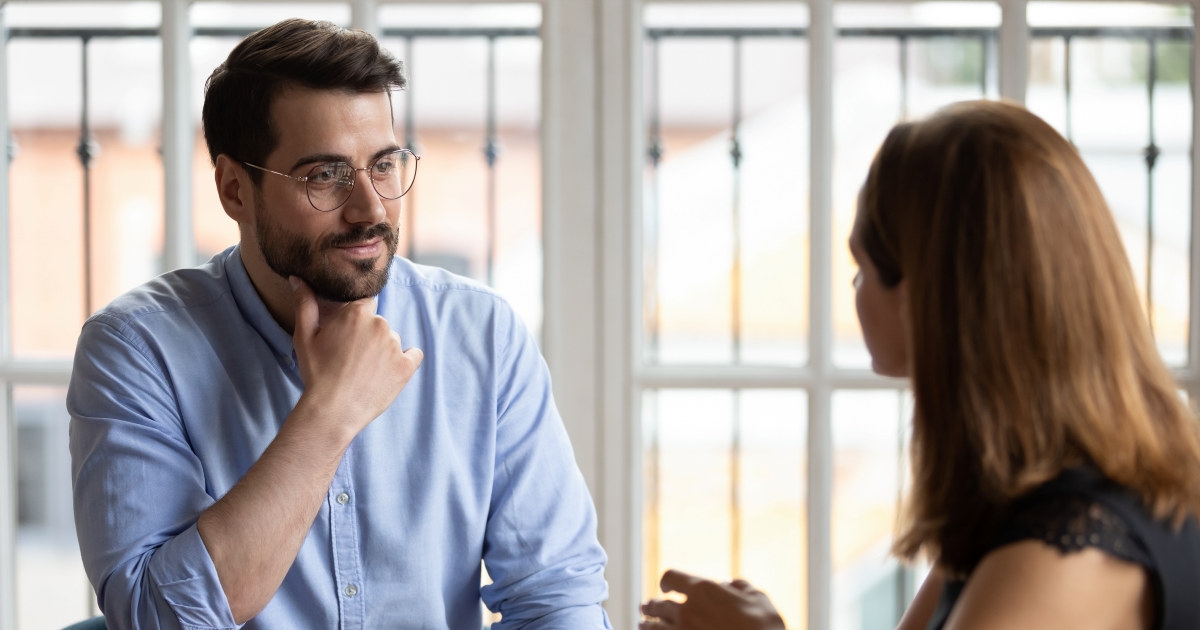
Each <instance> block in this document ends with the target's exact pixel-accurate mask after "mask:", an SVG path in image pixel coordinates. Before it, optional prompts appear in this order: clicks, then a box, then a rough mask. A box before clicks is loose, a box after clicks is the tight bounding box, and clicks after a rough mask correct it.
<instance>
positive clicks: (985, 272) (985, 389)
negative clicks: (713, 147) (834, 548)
mask: <svg viewBox="0 0 1200 630" xmlns="http://www.w3.org/2000/svg"><path fill="white" fill-rule="evenodd" d="M860 199H861V203H862V207H861V208H859V217H858V222H859V224H858V227H857V229H858V230H859V234H860V235H861V239H862V243H863V248H864V250H865V251H866V253H867V255H868V256H869V257H870V259H871V261H872V263H873V264H874V265H875V266H876V267H878V269H879V271H880V275H881V277H882V278H883V279H884V281H885V283H890V284H893V285H896V284H899V283H900V282H903V283H904V290H905V292H906V295H907V306H906V308H907V313H906V314H905V316H906V321H907V335H908V339H907V341H908V344H909V346H908V348H909V352H908V356H909V361H910V365H909V375H910V377H911V382H912V387H913V392H914V398H915V409H914V417H913V438H912V466H913V488H912V492H911V495H910V497H909V502H908V506H907V510H906V513H905V516H904V517H903V519H902V521H901V523H900V531H899V533H898V536H897V539H896V542H895V545H894V551H895V552H896V554H897V555H899V556H901V557H903V558H906V559H913V558H914V557H915V556H917V555H918V554H920V553H922V552H924V553H925V554H926V555H927V556H928V557H930V558H931V559H933V560H934V561H936V562H938V563H940V564H941V565H942V566H943V567H945V568H946V569H947V570H949V571H952V572H955V573H966V572H969V571H970V570H971V569H972V568H973V567H974V565H975V564H976V563H977V562H978V561H979V559H980V556H981V554H982V553H983V551H984V545H986V544H987V542H988V539H989V537H990V535H991V534H992V533H993V529H992V528H993V527H995V524H996V522H997V519H998V518H999V517H1001V516H1002V515H1003V512H1004V510H1005V509H1006V508H1007V507H1008V506H1009V505H1010V504H1011V502H1012V501H1013V500H1014V499H1016V498H1018V497H1020V496H1021V495H1023V494H1025V493H1027V492H1028V491H1030V490H1031V489H1033V488H1034V487H1036V486H1038V485H1039V484H1042V483H1044V482H1046V481H1048V480H1050V479H1052V478H1054V477H1055V476H1056V475H1057V474H1058V473H1059V472H1061V471H1062V470H1063V469H1065V468H1068V467H1072V466H1076V465H1079V464H1083V463H1090V464H1091V465H1093V466H1095V468H1097V469H1098V470H1099V471H1100V472H1101V473H1102V474H1104V475H1105V476H1106V477H1108V478H1109V479H1112V480H1114V481H1116V482H1117V483H1120V484H1122V485H1124V486H1126V487H1128V488H1130V489H1132V490H1133V491H1134V492H1136V493H1137V494H1138V495H1139V496H1141V497H1142V499H1143V500H1144V501H1145V503H1146V505H1147V507H1148V509H1150V510H1151V511H1152V512H1153V513H1154V514H1155V515H1156V516H1158V517H1161V518H1173V519H1175V520H1176V522H1179V521H1180V520H1181V519H1183V518H1185V517H1187V516H1188V515H1200V437H1198V434H1197V423H1196V419H1195V417H1194V415H1193V414H1192V412H1191V410H1190V409H1189V408H1188V406H1187V405H1186V404H1185V403H1184V402H1183V400H1182V399H1181V395H1180V393H1179V389H1178V386H1177V385H1176V383H1175V381H1174V379H1173V378H1172V376H1171V374H1170V372H1169V371H1168V370H1167V368H1166V367H1165V366H1164V364H1163V362H1162V360H1161V358H1160V357H1159V354H1158V351H1157V349H1156V347H1155V343H1154V339H1153V337H1152V335H1151V332H1150V328H1149V325H1148V324H1147V321H1146V318H1145V315H1144V313H1143V311H1142V306H1141V300H1140V299H1139V297H1138V293H1137V290H1136V289H1135V286H1134V281H1133V275H1132V272H1131V270H1130V267H1129V261H1128V258H1127V257H1126V254H1125V250H1124V248H1123V246H1122V243H1121V239H1120V236H1119V234H1118V232H1117V228H1116V225H1115V223H1114V221H1113V218H1112V215H1111V213H1110V211H1109V209H1108V205H1107V204H1106V203H1105V201H1104V198H1103V196H1102V195H1101V193H1100V189H1099V187H1098V186H1097V185H1096V182H1095V180H1094V179H1093V177H1092V175H1091V173H1090V172H1089V171H1088V169H1087V167H1086V166H1085V165H1084V163H1083V160H1082V159H1081V158H1080V156H1079V154H1078V152H1077V151H1076V150H1075V148H1074V147H1072V146H1071V144H1070V143H1068V142H1067V141H1066V140H1065V139H1064V138H1063V137H1062V136H1061V135H1059V134H1058V133H1057V132H1056V131H1055V130H1054V129H1053V128H1052V127H1050V126H1049V125H1048V124H1046V123H1045V122H1044V121H1042V120H1041V119H1039V118H1037V117H1036V116H1034V115H1033V114H1031V113H1029V112H1028V111H1026V110H1025V109H1023V108H1021V107H1020V106H1017V105H1014V104H1010V103H1004V102H997V101H975V102H969V103H960V104H956V105H952V106H950V107H948V108H945V109H943V110H941V111H939V112H938V113H936V114H935V115H933V116H932V117H930V118H928V119H925V120H923V121H919V122H915V123H904V124H901V125H899V126H897V127H896V128H895V129H893V131H892V132H891V133H890V134H889V135H888V137H887V139H886V140H885V141H884V143H883V146H882V147H881V149H880V151H879V153H878V154H877V156H876V158H875V161H874V163H873V164H872V166H871V170H870V173H869V175H868V177H867V181H866V184H865V186H864V188H863V194H862V196H861V198H860ZM1193 316H1195V314H1193Z"/></svg>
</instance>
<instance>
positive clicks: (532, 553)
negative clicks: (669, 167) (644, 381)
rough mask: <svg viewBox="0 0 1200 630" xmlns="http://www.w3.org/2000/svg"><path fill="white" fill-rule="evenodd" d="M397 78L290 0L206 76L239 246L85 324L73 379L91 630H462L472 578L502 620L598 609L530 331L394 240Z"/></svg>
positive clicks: (588, 516)
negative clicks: (279, 18) (101, 624)
mask: <svg viewBox="0 0 1200 630" xmlns="http://www.w3.org/2000/svg"><path fill="white" fill-rule="evenodd" d="M404 84H405V80H404V77H403V75H402V70H401V67H400V64H399V63H398V62H397V61H396V60H395V59H394V58H393V57H392V56H391V55H390V54H388V53H387V52H386V51H383V50H381V49H380V48H379V45H378V43H377V42H376V41H375V40H374V38H372V37H370V36H369V35H367V34H365V33H361V32H352V31H347V30H345V29H341V28H339V27H336V26H334V25H332V24H328V23H320V22H309V21H303V20H289V21H285V22H281V23H279V24H276V25H274V26H272V27H269V28H266V29H264V30H262V31H259V32H257V33H254V34H252V35H251V36H249V37H248V38H247V39H246V40H244V41H243V42H242V43H241V44H239V45H238V46H237V47H236V48H235V49H234V50H233V52H232V53H230V56H229V58H228V59H227V60H226V61H225V63H224V64H222V65H221V66H220V67H218V68H217V69H216V70H215V71H214V72H213V74H212V76H211V77H210V78H209V80H208V84H207V87H206V94H205V103H204V112H203V121H204V131H205V136H206V140H207V142H208V146H209V152H210V154H211V157H212V159H213V164H214V166H215V179H216V185H217V192H218V194H219V197H220V200H221V204H222V205H223V207H224V209H225V212H226V213H227V214H228V215H229V216H230V217H231V218H232V219H233V220H235V221H237V223H238V227H239V230H240V243H239V245H237V246H235V247H232V248H230V249H229V250H227V251H225V252H223V253H221V254H218V255H217V256H215V257H214V258H213V259H212V260H211V261H209V262H208V263H207V264H205V265H203V266H201V267H198V268H195V269H188V270H180V271H175V272H171V273H168V274H166V275H164V276H161V277H159V278H157V279H155V280H152V281H151V282H149V283H147V284H145V285H143V286H141V287H139V288H137V289H134V290H133V291H131V292H130V293H128V294H126V295H124V296H121V297H119V298H117V299H116V300H115V301H114V302H113V303H112V304H111V305H109V306H108V307H107V308H105V309H104V310H102V311H100V312H99V313H97V314H96V315H95V316H93V317H92V318H91V319H89V320H88V322H87V323H86V324H85V325H84V328H83V331H82V333H81V335H80V339H79V344H78V348H77V350H76V357H75V366H74V371H73V373H72V376H71V385H70V390H69V392H68V396H67V406H68V409H69V411H70V414H71V454H72V462H73V469H74V484H75V519H76V525H77V530H78V534H79V541H80V548H81V551H82V554H83V560H84V565H85V567H86V569H87V572H88V577H89V579H90V580H91V582H92V584H93V586H94V587H95V589H96V593H97V596H98V598H99V601H100V607H101V609H102V611H103V612H104V615H105V617H106V620H107V623H108V626H109V628H189V629H190V628H233V627H236V626H240V625H242V624H245V627H248V628H288V629H292V628H322V629H324V628H371V629H375V628H451V629H454V630H459V629H467V628H470V629H471V630H478V629H479V628H480V626H481V610H480V606H479V601H480V597H481V596H482V599H483V601H484V602H485V603H486V604H487V606H488V607H489V608H490V609H491V610H493V611H496V612H499V613H501V615H502V620H501V621H500V622H499V623H497V624H496V625H494V626H493V628H495V629H497V630H499V629H501V628H504V629H507V628H555V629H562V630H586V629H592V628H596V629H599V628H608V627H609V623H608V620H607V617H606V616H605V613H604V611H603V610H602V608H601V607H600V602H602V601H603V600H604V599H605V598H606V596H607V586H606V584H605V581H604V578H603V570H604V565H605V556H604V552H603V550H602V549H601V548H600V546H599V544H598V542H597V540H596V534H595V528H596V518H595V512H594V508H593V505H592V502H591V498H590V497H589V495H588V493H587V489H586V487H585V485H584V482H583V479H582V476H581V475H580V473H579V471H578V468H577V467H576V465H575V462H574V459H573V456H572V451H571V448H570V444H569V443H568V440H567V436H566V433H565V431H564V429H563V426H562V421H561V419H560V418H559V417H558V414H557V411H556V410H555V407H554V404H553V400H552V397H551V389H550V378H549V375H548V373H547V370H546V367H545V364H544V362H543V361H542V359H541V356H540V354H538V351H537V348H536V346H535V345H534V342H533V340H532V339H531V338H530V336H529V335H528V333H527V332H526V330H525V329H524V328H523V326H522V325H521V324H520V322H519V321H518V320H517V318H516V317H515V315H514V314H513V312H512V311H511V309H510V308H509V307H508V305H507V304H506V303H505V302H504V301H503V300H502V299H500V298H499V297H498V296H496V295H495V294H494V293H492V292H491V291H489V290H488V289H487V288H485V287H482V286H479V285H478V284H474V283H472V282H470V281H468V280H465V279H462V278H459V277H456V276H453V275H451V274H449V273H447V272H444V271H441V270H438V269H434V268H429V267H423V266H419V265H415V264H413V263H411V262H410V261H407V260H405V259H403V258H400V257H395V256H394V254H395V251H396V245H397V242H398V228H397V226H398V221H399V214H400V197H401V196H402V195H403V194H404V193H405V192H407V190H408V187H409V186H410V185H411V184H412V181H413V176H414V172H415V168H416V157H415V156H413V155H412V154H411V153H409V152H407V151H405V150H403V149H401V148H400V147H399V145H398V144H397V142H396V138H395V135H394V133H393V129H392V111H391V100H390V99H391V91H393V90H395V89H400V88H403V87H404ZM405 347H407V349H404V348H405ZM481 560H482V561H483V562H484V563H486V566H487V570H488V573H489V575H490V577H491V579H492V580H493V582H492V583H491V584H490V585H488V586H485V587H483V588H482V589H481V588H480V581H481V580H480V575H481V567H480V563H481Z"/></svg>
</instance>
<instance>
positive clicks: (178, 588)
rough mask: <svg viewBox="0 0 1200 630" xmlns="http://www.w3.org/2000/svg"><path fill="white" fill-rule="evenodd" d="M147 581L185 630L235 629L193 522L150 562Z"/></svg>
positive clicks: (210, 558) (155, 554) (210, 559)
mask: <svg viewBox="0 0 1200 630" xmlns="http://www.w3.org/2000/svg"><path fill="white" fill-rule="evenodd" d="M149 574H150V579H151V581H152V582H153V584H154V586H155V587H156V588H157V589H158V592H159V594H160V595H161V596H162V598H163V600H164V601H166V603H167V605H168V606H170V607H171V610H173V611H174V612H175V616H176V617H177V618H178V619H179V624H180V625H181V626H183V627H184V628H186V629H188V630H215V629H221V630H225V629H231V628H238V627H239V626H238V624H236V623H235V622H234V620H233V611H232V610H230V609H229V600H227V599H226V598H225V591H224V590H223V589H222V588H221V580H220V579H219V578H218V577H217V567H216V566H215V565H214V564H213V562H212V557H211V556H210V555H209V554H208V548H207V547H205V546H204V541H203V540H202V539H201V538H200V531H199V530H198V529H197V528H196V525H195V524H194V523H193V524H192V526H191V527H188V528H187V529H185V530H183V531H182V532H180V534H179V535H178V536H175V537H174V538H172V539H171V540H169V541H167V542H166V543H165V544H164V545H163V546H162V547H161V548H160V549H159V550H158V551H157V552H155V553H154V556H153V557H152V558H151V559H150V567H149Z"/></svg>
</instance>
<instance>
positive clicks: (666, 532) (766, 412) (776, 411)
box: [642, 390, 808, 628]
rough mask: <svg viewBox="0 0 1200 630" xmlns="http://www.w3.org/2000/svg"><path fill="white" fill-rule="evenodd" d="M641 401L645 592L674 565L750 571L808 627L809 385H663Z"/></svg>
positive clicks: (717, 572)
mask: <svg viewBox="0 0 1200 630" xmlns="http://www.w3.org/2000/svg"><path fill="white" fill-rule="evenodd" d="M642 402H643V420H644V427H645V436H646V437H645V444H646V453H645V457H646V460H645V462H646V463H645V468H644V469H645V474H646V477H645V480H644V483H645V501H646V504H645V509H644V514H645V521H644V525H643V535H644V543H643V549H644V563H645V564H644V574H643V587H644V591H645V596H646V597H653V596H656V593H657V585H658V578H659V577H660V576H661V575H662V572H663V571H665V570H666V569H668V568H679V569H682V570H685V571H689V572H695V573H699V574H701V575H705V576H710V577H714V578H717V579H722V580H723V579H730V578H733V577H745V578H746V579H749V580H750V581H752V582H753V583H754V584H755V585H756V586H757V587H758V588H760V589H761V590H763V591H764V592H766V593H767V594H768V595H770V597H771V599H772V600H773V601H774V603H775V605H776V606H777V607H778V609H779V611H780V613H781V614H782V615H783V616H784V619H785V620H787V621H788V622H789V627H791V628H803V627H804V625H805V622H806V612H805V611H806V605H805V601H806V600H805V597H806V589H807V582H806V579H807V565H806V563H807V554H806V551H805V549H806V547H805V537H806V536H807V531H806V519H807V516H806V513H805V495H806V492H805V481H804V480H805V470H806V465H807V464H806V458H805V456H804V453H805V443H806V433H807V421H806V418H807V404H808V403H807V396H806V394H805V392H803V391H799V390H656V391H649V392H646V393H645V394H644V396H643V401H642Z"/></svg>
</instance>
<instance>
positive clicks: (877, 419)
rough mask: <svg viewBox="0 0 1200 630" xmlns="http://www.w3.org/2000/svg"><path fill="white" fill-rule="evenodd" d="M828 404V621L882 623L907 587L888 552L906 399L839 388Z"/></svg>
mask: <svg viewBox="0 0 1200 630" xmlns="http://www.w3.org/2000/svg"><path fill="white" fill-rule="evenodd" d="M832 405H833V420H832V421H833V427H832V428H833V447H834V454H833V516H832V518H833V574H834V577H833V580H834V588H833V600H834V602H833V628H835V629H837V630H890V629H891V628H894V627H895V626H896V623H897V622H899V620H900V614H902V613H903V611H904V608H905V607H906V606H907V603H908V600H909V598H910V597H911V593H912V591H913V590H914V587H913V585H912V583H911V581H912V580H911V576H910V573H909V572H908V571H906V570H905V569H904V568H903V567H901V565H900V564H899V563H898V562H897V561H896V560H895V559H894V558H892V556H891V554H890V548H891V544H892V534H893V528H894V527H895V524H896V517H897V513H896V510H897V507H898V505H899V501H900V496H901V492H902V491H903V489H904V486H905V483H906V481H905V480H906V477H907V475H908V457H907V452H908V450H907V448H908V447H907V441H908V434H909V431H910V418H911V416H912V409H911V405H912V402H911V399H910V397H909V396H907V395H905V394H903V393H902V392H898V391H895V390H876V391H845V390H843V391H837V392H834V394H833V400H832Z"/></svg>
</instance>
